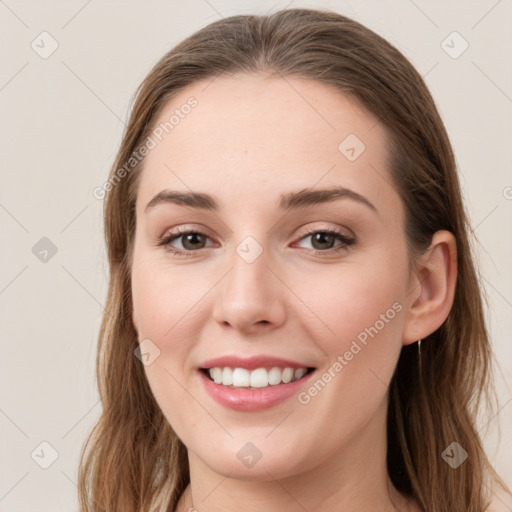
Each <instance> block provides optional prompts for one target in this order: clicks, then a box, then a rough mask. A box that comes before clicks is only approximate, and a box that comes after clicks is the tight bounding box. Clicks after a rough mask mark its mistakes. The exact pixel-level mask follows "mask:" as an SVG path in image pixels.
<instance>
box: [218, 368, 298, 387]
mask: <svg viewBox="0 0 512 512" xmlns="http://www.w3.org/2000/svg"><path fill="white" fill-rule="evenodd" d="M306 373H307V369H306V368H297V369H296V370H294V369H293V368H278V367H273V368H270V369H269V370H267V369H266V368H256V369H255V370H252V371H250V370H247V369H245V368H229V367H226V368H219V367H216V368H210V370H209V374H210V377H211V378H212V380H213V381H214V382H215V383H216V384H222V385H223V386H233V387H235V388H247V387H251V388H266V387H268V386H277V385H278V384H281V383H283V384H288V382H292V381H294V380H298V379H301V378H302V377H304V375H306Z"/></svg>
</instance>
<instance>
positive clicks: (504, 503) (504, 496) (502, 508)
mask: <svg viewBox="0 0 512 512" xmlns="http://www.w3.org/2000/svg"><path fill="white" fill-rule="evenodd" d="M490 501H491V503H490V504H489V506H488V507H487V508H486V509H485V512H510V511H511V510H512V494H509V493H508V492H507V491H505V490H504V489H502V488H501V487H500V486H499V485H496V486H495V487H493V488H492V494H491V496H490Z"/></svg>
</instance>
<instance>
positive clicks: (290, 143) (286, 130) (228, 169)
mask: <svg viewBox="0 0 512 512" xmlns="http://www.w3.org/2000/svg"><path fill="white" fill-rule="evenodd" d="M190 98H194V100H195V103H193V104H194V105H195V106H193V107H191V108H190V107H185V105H187V102H188V104H191V102H190ZM154 129H155V130H159V132H158V134H157V132H156V131H155V130H154V131H153V135H152V137H153V139H154V142H155V147H154V148H153V149H151V151H150V152H149V154H148V155H147V156H146V158H145V161H144V166H143V171H142V176H141V181H140V186H139V192H138V203H139V206H138V211H140V210H141V209H142V208H143V206H145V204H146V203H147V202H148V201H149V200H150V199H151V198H152V197H153V196H154V195H155V194H157V193H158V192H160V191H161V190H163V189H166V188H172V189H177V190H183V191H185V190H194V191H201V192H208V193H211V194H213V195H215V196H217V197H219V198H221V201H220V202H221V204H233V205H234V206H236V207H241V206H246V207H247V206H248V205H249V204H250V203H251V202H253V201H254V203H255V204H256V201H257V202H258V204H260V205H261V204H262V202H264V201H265V200H268V201H269V202H270V201H273V202H275V203H277V198H278V197H279V196H280V194H281V193H283V192H287V191H291V190H298V189H303V188H312V187H314V188H324V187H328V186H333V185H342V186H345V187H348V188H351V189H353V190H355V191H357V192H358V193H360V194H362V195H365V196H367V197H368V198H371V199H370V200H371V201H372V202H373V203H374V204H375V203H382V202H383V201H384V202H387V201H392V200H394V201H396V199H397V194H396V192H395V191H394V189H393V187H392V186H391V185H390V184H391V179H390V177H389V175H388V172H387V170H386V165H387V162H386V161H387V157H388V152H387V144H386V139H385V133H384V129H383V127H382V126H381V125H380V124H379V123H378V122H377V120H376V119H375V118H374V117H373V116H372V115H370V114H368V113H367V112H365V111H364V110H363V109H362V108H361V107H359V106H358V104H357V103H356V102H355V101H354V100H352V99H351V98H350V97H348V96H346V95H344V94H342V93H340V92H339V91H338V90H337V89H335V88H334V87H333V86H330V85H327V84H323V83H319V82H316V81H311V80H305V79H300V78H296V77H270V76H268V75H263V74H239V75H230V76H220V77H217V78H215V79H213V80H212V79H209V80H205V81H200V82H196V83H194V84H192V85H190V86H188V87H187V88H186V89H183V90H182V91H180V92H179V93H178V94H177V95H176V96H175V97H173V98H172V99H171V100H170V101H169V102H168V103H167V104H166V105H165V107H164V108H163V110H162V112H161V113H160V115H159V117H158V119H157V120H156V122H155V125H154ZM159 139H161V140H159ZM140 203H144V204H143V205H141V204H140ZM269 204H270V203H269Z"/></svg>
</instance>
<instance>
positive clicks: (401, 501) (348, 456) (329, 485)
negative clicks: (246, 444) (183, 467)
mask: <svg viewBox="0 0 512 512" xmlns="http://www.w3.org/2000/svg"><path fill="white" fill-rule="evenodd" d="M386 406H387V404H386V403H385V401H384V403H383V407H381V408H380V409H379V411H377V413H376V414H375V416H374V417H373V418H372V419H371V420H370V421H369V422H368V424H367V425H366V426H365V427H364V428H363V429H362V431H360V432H358V433H357V434H356V435H355V436H354V437H353V438H352V439H350V440H348V441H347V442H346V443H345V445H344V446H343V447H341V448H340V450H339V451H337V452H335V453H332V455H331V456H330V457H329V458H328V459H327V460H325V461H324V462H323V463H322V464H321V465H320V466H317V467H315V468H314V469H311V470H309V471H306V472H302V473H298V474H294V475H290V476H286V477H285V478H279V479H276V478H273V477H272V476H271V474H270V473H268V472H267V477H263V478H264V480H262V479H260V480H258V481H254V480H238V479H236V478H232V477H230V475H229V474H228V475H227V476H223V475H220V474H218V473H216V472H214V471H213V470H212V469H211V468H209V467H208V466H206V465H205V464H204V463H203V462H202V461H201V459H199V458H198V457H197V456H196V455H195V454H192V453H191V452H190V451H189V466H190V485H189V486H188V487H187V489H186V491H185V493H184V494H183V496H182V497H181V499H180V501H179V503H178V506H177V508H176V512H186V511H190V510H195V511H196V512H231V511H238V510H240V507H241V505H242V506H245V504H250V509H251V511H253V512H260V511H261V512H267V511H268V510H279V511H280V512H292V511H297V510H301V509H302V510H308V511H311V512H313V511H320V510H321V511H322V512H335V511H339V510H343V511H344V512H352V511H353V512H355V511H360V510H374V511H375V512H392V511H396V510H400V511H401V512H406V511H409V510H413V509H412V508H409V505H408V500H407V499H406V498H404V497H403V496H402V495H400V493H399V492H398V491H397V490H396V489H395V488H394V487H393V485H392V484H391V481H390V479H389V476H388V472H387V466H386V446H387V440H386V412H387V407H386ZM333 428H334V427H333ZM414 510H416V509H414Z"/></svg>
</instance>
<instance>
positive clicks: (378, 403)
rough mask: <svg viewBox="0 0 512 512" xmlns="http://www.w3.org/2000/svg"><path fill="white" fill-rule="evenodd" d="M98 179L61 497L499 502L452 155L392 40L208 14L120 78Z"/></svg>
mask: <svg viewBox="0 0 512 512" xmlns="http://www.w3.org/2000/svg"><path fill="white" fill-rule="evenodd" d="M106 191H107V192H108V193H107V196H106V200H105V236H106V243H107V247H108V257H109V263H110V269H111V276H110V286H109V292H108V300H107V308H106V309H107V310H108V313H107V314H106V315H105V317H104V319H103V324H102V328H101V332H100V339H99V342H100V343H99V353H98V361H97V371H98V377H99V388H100V394H101V397H102V402H103V413H102V416H101V418H100V420H99V422H98V424H97V425H96V427H95V429H94V431H93V432H92V434H91V437H90V439H89V442H88V444H87V445H86V446H85V447H84V453H83V461H82V466H81V471H80V495H81V503H82V510H83V511H93V510H94V511H99V510H104V511H123V512H131V511H133V512H135V511H137V512H139V511H140V512H142V511H150V510H151V511H153V510H166V511H178V512H182V511H186V510H197V511H199V512H202V511H208V512H213V511H220V510H222V511H229V510H235V509H236V510H238V509H239V508H240V506H241V505H242V506H244V507H245V508H248V509H249V510H251V511H260V510H265V511H268V510H280V511H291V510H309V511H314V510H322V511H331V510H332V511H334V510H344V511H356V510H357V511H360V510H373V511H377V510H379V511H380V510H382V511H388V510H401V511H429V512H434V511H450V512H458V511H461V512H462V511H464V512H468V511H471V512H477V511H478V512H481V511H483V510H486V509H487V510H498V508H497V506H496V505H495V504H494V503H495V502H496V503H501V500H503V498H500V501H496V495H497V493H498V492H499V491H500V483H501V484H502V485H503V486H504V484H503V483H502V482H501V480H500V479H499V477H498V475H496V473H495V472H494V470H493V469H492V467H491V465H490V463H489V461H488V459H487V458H486V456H485V453H484V451H483V449H482V444H481V441H480V439H479V437H478V431H477V427H476V424H475V416H476V412H477V408H478V405H479V401H480V398H481V397H485V396H488V395H489V393H490V391H491V390H492V387H491V385H490V357H491V349H490V345H489V339H488V334H487V331H486V326H485V323H484V310H483V306H482V297H481V290H480V288H479V283H478V280H477V276H476V271H475V265H474V261H473V257H472V255H471V249H470V244H469V240H468V233H469V223H468V220H467V215H466V213H465V209H464V206H463V203H462V200H461V192H460V187H459V181H458V177H457V172H456V167H455V161H454V156H453V153H452V149H451V146H450V143H449V140H448V137H447V134H446V131H445V128H444V126H443V123H442V121H441V119H440V117H439V114H438V112H437V110H436V107H435V105H434V102H433V100H432V97H431V96H430V94H429V92H428V90H427V88H426V86H425V84H424V82H423V80H422V79H421V77H420V76H419V74H418V73H417V72H416V71H415V70H414V68H413V67H412V65H411V64H410V63H409V62H408V61H407V60H406V59H405V57H404V56H403V55H402V54H401V53H399V52H398V51H397V50H396V49H395V48H394V47H392V46H391V45H390V44H389V43H387V42H386V41H385V40H383V39H382V38H381V37H380V36H378V35H376V34H375V33H373V32H372V31H370V30H369V29H367V28H365V27H363V26H362V25H360V24H359V23H356V22H354V21H352V20H350V19H347V18H345V17H343V16H340V15H338V14H335V13H330V12H320V11H314V10H306V9H292V10H284V11H281V12H278V13H276V14H273V15H271V16H262V17H258V16H234V17H231V18H227V19H223V20H221V21H218V22H215V23H212V24H211V25H209V26H207V27H206V28H203V29H202V30H200V31H198V32H197V33H195V34H194V35H192V36H191V37H189V38H188V39H186V40H185V41H183V42H182V43H181V44H179V45H178V46H177V47H176V48H174V49H173V50H171V51H170V52H169V53H168V54H167V55H165V56H164V57H163V58H162V59H161V60H160V62H158V63H157V64H156V66H155V67H154V69H153V70H152V71H151V72H150V73H149V75H148V76H147V77H146V79H145V80H144V82H143V83H142V85H141V86H140V88H139V90H138V95H137V98H136V101H135V104H134V107H133V111H132V113H131V116H130V120H129V123H128V126H127V129H126V133H125V135H124V138H123V141H122V144H121V147H120V150H119V153H118V155H117V158H116V161H115V164H114V166H113V168H112V172H111V176H110V179H109V182H108V184H107V187H106ZM491 501H493V505H491V507H494V508H487V507H488V505H489V503H490V502H491ZM247 504H250V505H249V506H247Z"/></svg>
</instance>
